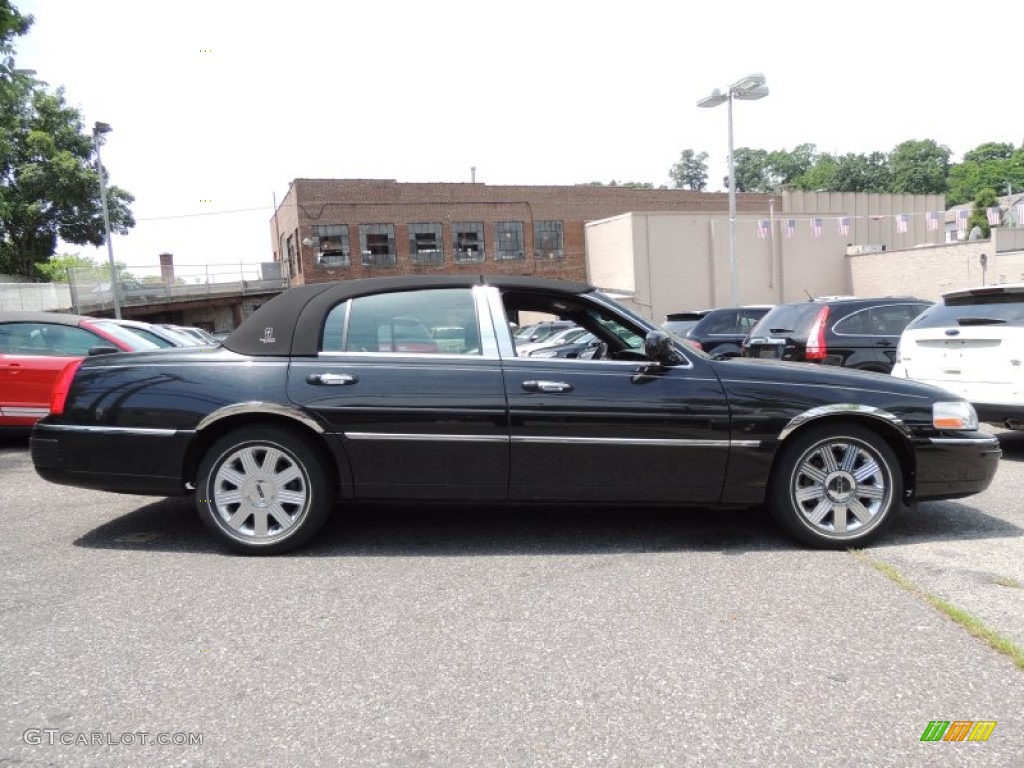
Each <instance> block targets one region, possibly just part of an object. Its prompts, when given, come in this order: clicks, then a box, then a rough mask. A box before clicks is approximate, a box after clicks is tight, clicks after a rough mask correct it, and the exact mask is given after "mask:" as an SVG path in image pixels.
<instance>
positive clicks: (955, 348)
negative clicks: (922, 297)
mask: <svg viewBox="0 0 1024 768" xmlns="http://www.w3.org/2000/svg"><path fill="white" fill-rule="evenodd" d="M892 375H893V376H899V377H901V378H907V379H915V380H917V381H923V382H926V383H928V384H934V385H936V386H939V387H942V388H943V389H947V390H949V391H950V392H954V393H956V394H958V395H960V396H961V397H964V398H966V399H967V400H970V401H971V403H973V404H974V408H975V410H977V412H978V418H979V419H980V420H981V421H985V422H988V423H989V424H998V425H1000V426H1003V427H1007V428H1008V429H1024V283H1020V284H1015V285H994V286H986V287H984V288H971V289H970V290H966V291H955V292H953V293H947V294H945V295H944V296H943V297H942V300H941V301H939V302H937V303H936V304H934V305H933V306H931V307H929V308H928V309H926V310H925V311H924V312H922V313H921V314H920V315H918V316H917V318H916V319H915V320H914V321H913V322H911V323H910V325H908V326H907V327H906V329H905V330H904V331H903V336H902V337H901V339H900V345H899V348H898V349H897V351H896V365H895V367H894V368H893V369H892Z"/></svg>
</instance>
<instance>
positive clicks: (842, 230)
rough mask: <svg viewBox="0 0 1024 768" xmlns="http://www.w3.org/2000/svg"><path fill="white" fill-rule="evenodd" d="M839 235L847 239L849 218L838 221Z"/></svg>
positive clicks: (845, 217)
mask: <svg viewBox="0 0 1024 768" xmlns="http://www.w3.org/2000/svg"><path fill="white" fill-rule="evenodd" d="M839 234H840V235H842V236H843V237H848V236H849V235H850V217H849V216H843V217H842V218H841V219H839Z"/></svg>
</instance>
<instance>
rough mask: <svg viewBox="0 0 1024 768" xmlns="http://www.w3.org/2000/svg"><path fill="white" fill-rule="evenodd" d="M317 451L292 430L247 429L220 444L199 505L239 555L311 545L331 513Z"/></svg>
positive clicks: (210, 455)
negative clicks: (309, 542)
mask: <svg viewBox="0 0 1024 768" xmlns="http://www.w3.org/2000/svg"><path fill="white" fill-rule="evenodd" d="M329 478H330V475H329V473H328V471H327V469H326V467H325V465H324V460H323V458H322V457H321V454H320V452H319V451H317V450H316V448H315V447H313V446H312V445H311V444H310V443H309V441H308V440H307V439H305V438H303V437H301V436H300V435H298V434H297V433H295V432H293V431H292V430H289V429H285V428H282V427H278V426H275V425H260V426H255V425H254V426H251V427H244V428H242V429H238V430H235V431H232V432H230V433H228V434H226V435H224V436H223V437H222V438H220V439H219V440H217V441H216V442H215V443H214V444H213V445H212V446H210V448H209V450H208V451H207V452H206V454H205V455H204V457H203V460H202V461H201V462H200V464H199V470H198V473H197V482H196V507H197V509H198V511H199V516H200V518H202V520H203V523H204V524H205V525H206V527H207V528H208V529H209V530H210V532H211V533H213V535H214V536H215V537H216V538H217V539H218V540H219V541H220V542H221V543H223V544H225V545H226V546H227V547H229V548H230V549H233V550H234V551H236V552H242V553H245V554H257V555H272V554H279V553H281V552H287V551H288V550H291V549H294V548H296V547H298V546H301V545H302V544H304V543H306V542H307V541H309V539H310V538H311V537H312V536H313V535H314V534H315V533H316V532H317V531H318V530H319V529H320V528H321V527H322V526H323V524H324V522H325V521H326V520H327V516H328V514H329V512H330V510H331V506H332V502H333V498H332V494H331V485H330V479H329Z"/></svg>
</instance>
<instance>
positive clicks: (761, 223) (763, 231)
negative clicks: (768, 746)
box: [757, 219, 769, 240]
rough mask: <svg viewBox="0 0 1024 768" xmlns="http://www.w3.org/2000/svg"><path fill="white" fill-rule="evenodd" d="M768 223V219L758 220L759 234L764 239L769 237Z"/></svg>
mask: <svg viewBox="0 0 1024 768" xmlns="http://www.w3.org/2000/svg"><path fill="white" fill-rule="evenodd" d="M768 225H769V222H768V219H758V220H757V236H758V237H760V238H761V239H762V240H764V239H765V238H766V237H768Z"/></svg>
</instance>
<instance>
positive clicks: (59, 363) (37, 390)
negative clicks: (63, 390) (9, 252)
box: [0, 312, 157, 433]
mask: <svg viewBox="0 0 1024 768" xmlns="http://www.w3.org/2000/svg"><path fill="white" fill-rule="evenodd" d="M156 348H157V347H156V345H155V344H153V343H152V342H149V341H146V340H144V339H142V338H140V337H139V336H136V335H135V334H133V333H132V332H131V331H129V330H127V329H125V328H121V327H120V326H118V325H115V324H114V322H113V321H110V320H103V319H98V318H93V317H83V316H80V315H63V314H58V313H55V312H0V430H3V431H7V432H25V433H27V432H28V431H29V430H31V428H32V425H33V424H35V422H36V421H37V420H38V419H39V418H41V417H42V416H45V415H46V414H47V413H48V412H49V406H50V390H51V389H52V388H53V384H54V382H55V381H56V379H57V376H58V375H59V374H60V372H61V370H62V369H63V368H64V367H65V366H66V365H67V364H68V363H70V362H71V361H73V360H76V359H81V358H83V357H86V356H88V355H96V354H103V353H107V352H133V351H139V350H151V349H156Z"/></svg>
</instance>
